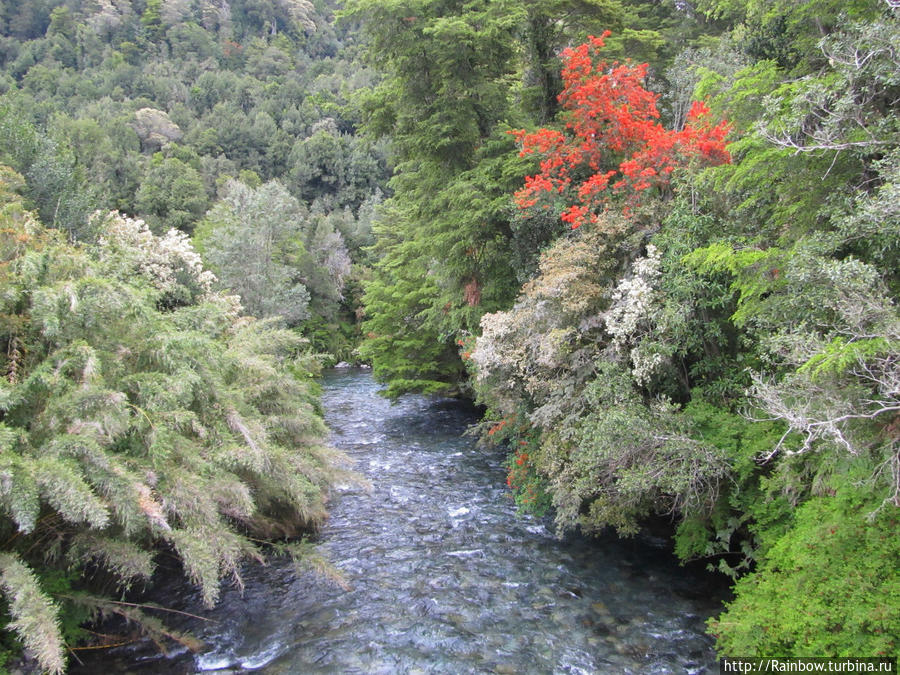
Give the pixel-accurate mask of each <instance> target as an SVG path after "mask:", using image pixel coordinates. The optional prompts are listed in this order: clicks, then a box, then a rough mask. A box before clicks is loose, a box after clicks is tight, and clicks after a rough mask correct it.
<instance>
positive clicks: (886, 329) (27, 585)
mask: <svg viewBox="0 0 900 675" xmlns="http://www.w3.org/2000/svg"><path fill="white" fill-rule="evenodd" d="M898 102H900V7H898V5H897V2H896V0H850V1H846V0H844V1H841V2H838V1H837V0H805V1H801V2H797V1H794V0H746V1H744V2H737V1H735V0H631V1H629V2H626V1H625V0H543V1H538V0H494V1H489V0H467V1H465V2H461V1H459V0H345V1H343V2H338V1H337V0H0V305H2V307H0V340H2V344H0V347H2V349H0V370H2V377H0V505H2V511H3V513H2V519H0V534H2V542H3V543H2V545H0V594H2V595H0V598H2V599H0V612H2V613H3V615H4V617H3V620H4V623H5V624H6V626H7V628H8V630H7V631H5V632H4V633H3V635H2V637H0V664H2V662H3V660H4V659H10V660H13V659H16V658H18V657H19V656H18V655H19V654H20V653H21V652H22V650H25V652H26V653H27V654H28V655H30V656H31V657H33V658H34V659H36V662H37V663H38V665H39V667H40V668H41V669H43V670H45V671H49V672H55V673H59V672H63V671H64V670H65V669H66V667H67V659H68V658H69V656H68V655H69V654H70V653H71V652H70V650H71V648H72V647H73V646H75V645H77V644H81V643H83V642H84V641H86V640H90V634H89V633H88V632H87V630H86V626H89V625H90V623H91V622H95V621H97V620H99V619H102V618H106V617H110V616H119V617H121V618H123V619H125V620H127V621H130V622H132V623H134V624H136V625H138V626H139V627H140V628H141V630H143V631H145V632H146V634H147V635H149V636H151V637H152V639H154V640H160V641H162V640H175V641H176V642H181V643H183V644H186V645H190V644H191V641H192V638H191V636H189V635H183V634H179V633H177V632H175V631H172V630H170V629H168V628H167V627H166V626H165V625H164V623H162V622H160V621H159V619H158V617H157V616H155V615H152V614H150V613H148V612H142V611H141V610H140V608H138V607H137V606H135V604H129V603H125V602H121V598H123V597H126V596H127V597H132V596H134V595H139V592H140V590H141V589H143V588H146V587H148V586H149V585H150V584H151V583H152V580H153V578H154V575H155V574H158V573H160V571H161V570H163V569H175V570H177V573H180V574H181V573H183V575H184V576H185V577H186V578H187V579H188V580H189V582H190V583H192V584H195V585H196V586H197V587H199V588H200V589H201V591H202V595H203V599H204V601H205V602H207V603H208V604H209V605H210V606H212V605H213V604H215V602H216V600H217V598H218V597H219V593H220V587H221V583H222V582H223V580H229V581H232V582H233V583H237V584H238V585H240V583H241V573H242V568H243V566H244V565H245V564H249V563H252V562H253V561H257V562H261V561H263V560H265V559H267V558H269V557H271V556H290V557H291V558H292V559H294V560H295V561H296V564H297V565H298V566H300V567H302V566H307V567H309V566H312V567H317V568H319V569H324V570H325V571H326V573H328V569H327V568H328V566H327V562H326V561H323V560H321V559H320V558H319V557H318V555H317V553H316V552H315V550H314V547H313V546H312V545H311V544H310V541H309V539H308V535H310V534H311V533H313V532H315V530H316V528H317V527H318V526H319V525H320V524H321V523H322V522H323V521H324V519H325V518H326V517H327V498H328V493H329V488H330V486H332V485H333V484H334V483H335V482H336V481H341V480H348V479H353V474H352V471H351V470H350V467H349V465H348V463H347V461H346V458H345V457H343V456H342V455H341V454H340V453H339V452H336V451H334V450H333V449H330V448H329V447H328V444H327V429H326V428H325V425H324V423H323V421H322V410H321V406H320V404H319V400H318V385H317V382H316V376H317V374H318V373H319V372H320V369H321V368H322V367H323V366H324V367H327V366H330V365H333V364H334V363H336V362H339V361H345V362H351V363H360V364H367V365H371V367H372V369H373V373H374V375H375V377H376V378H377V379H378V380H379V381H380V382H383V383H384V385H385V387H384V390H383V393H384V395H386V396H387V397H389V398H391V399H396V398H398V397H401V396H404V395H406V394H410V393H417V394H426V395H436V396H453V397H462V398H466V399H470V400H472V401H474V402H475V403H477V404H478V405H479V406H481V409H482V410H483V419H482V421H481V422H480V423H479V425H478V429H477V432H478V433H479V434H480V437H481V439H482V442H483V445H484V447H485V451H486V452H496V453H501V454H503V455H505V456H506V457H507V459H506V467H507V469H508V474H507V485H508V488H509V493H510V495H511V496H512V497H513V498H514V499H515V501H516V503H517V504H518V506H519V508H520V510H521V511H522V512H525V513H531V514H535V515H537V516H542V517H546V518H549V519H552V521H553V523H554V525H555V527H556V528H557V531H558V532H559V533H564V532H569V531H578V532H582V533H586V534H588V535H590V534H593V533H601V532H604V531H607V530H609V529H612V530H614V531H616V532H617V533H618V534H619V535H621V536H622V537H628V536H633V535H636V534H638V533H639V532H641V531H642V530H644V529H645V528H648V527H652V528H654V530H655V531H658V530H659V529H660V528H663V529H664V530H665V531H666V532H667V533H668V536H670V537H671V546H672V547H673V549H674V551H675V553H676V554H677V556H678V557H679V558H680V559H681V560H683V561H685V562H687V561H702V562H704V563H705V564H707V565H708V566H709V568H710V571H711V572H712V573H715V574H721V575H726V577H728V578H729V579H730V580H731V583H732V584H733V599H732V600H730V601H729V602H728V603H727V605H726V606H725V607H724V608H723V610H722V612H721V613H720V614H719V615H718V616H717V617H714V618H713V619H711V620H710V622H709V624H708V630H709V633H710V634H711V635H712V636H714V638H715V640H716V648H717V650H718V652H719V653H720V654H721V655H739V656H752V655H784V656H790V655H804V656H810V655H812V656H872V657H874V656H896V655H897V653H898V647H900V536H898V535H900V310H898V306H897V296H898V291H900V148H898V142H900V123H898V114H897V110H898V105H897V104H898ZM117 598H118V599H119V600H117ZM0 668H2V665H0Z"/></svg>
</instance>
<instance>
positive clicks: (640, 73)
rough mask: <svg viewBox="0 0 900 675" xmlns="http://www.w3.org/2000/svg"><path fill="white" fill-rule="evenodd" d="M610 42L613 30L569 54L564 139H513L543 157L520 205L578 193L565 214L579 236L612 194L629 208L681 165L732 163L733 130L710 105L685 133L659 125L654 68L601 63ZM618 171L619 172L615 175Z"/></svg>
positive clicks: (549, 134)
mask: <svg viewBox="0 0 900 675" xmlns="http://www.w3.org/2000/svg"><path fill="white" fill-rule="evenodd" d="M609 35H610V32H609V31H606V32H604V33H603V35H601V36H600V37H594V36H590V37H589V38H588V40H587V42H585V43H584V44H581V45H579V46H577V47H573V48H569V49H566V50H564V51H563V52H562V58H563V69H562V78H563V90H562V93H561V94H560V95H559V101H560V103H561V104H562V105H563V108H564V109H565V110H566V111H567V117H566V124H565V132H561V131H558V130H553V129H538V130H537V131H535V132H532V133H529V132H526V131H525V130H517V131H513V132H510V133H512V134H513V135H514V136H515V137H516V139H517V141H518V142H519V146H520V155H521V156H523V157H524V156H526V155H530V154H537V155H540V156H541V157H542V159H541V163H540V172H539V173H537V174H535V175H533V176H528V177H526V179H525V185H524V186H523V187H522V188H521V189H520V190H519V191H518V192H516V194H515V201H516V204H517V205H518V206H519V208H522V209H527V208H530V207H533V206H536V205H537V204H538V203H539V202H541V201H542V200H544V199H546V198H547V196H548V195H554V194H555V195H565V194H570V193H571V191H572V188H574V195H573V199H574V200H577V201H576V202H575V203H570V205H569V206H568V207H567V208H566V209H565V210H564V211H563V213H562V215H561V218H562V220H563V222H566V223H569V224H570V225H571V227H572V229H575V228H578V227H580V226H581V225H584V224H586V223H588V222H592V221H596V218H597V213H598V212H599V211H602V210H603V209H604V208H606V206H607V205H608V204H609V200H610V192H611V191H612V192H622V193H625V194H626V196H627V197H628V200H627V201H629V202H635V201H636V200H637V199H638V195H639V193H641V192H643V191H645V190H647V189H649V188H652V187H657V188H660V189H663V188H665V187H666V186H668V184H669V181H670V178H671V174H672V173H673V171H674V170H675V169H676V168H678V167H680V166H686V165H688V164H691V163H693V162H695V161H699V162H701V163H702V164H707V165H715V164H722V163H727V162H730V161H731V158H730V156H729V154H728V151H727V150H726V149H725V136H726V135H727V134H728V131H729V129H730V127H729V125H728V124H727V123H726V122H719V123H718V124H715V125H713V124H712V121H711V120H710V119H709V108H708V107H707V106H706V105H705V104H704V103H702V102H700V101H695V102H694V103H693V104H692V105H691V110H690V112H689V114H688V117H687V122H686V124H685V127H684V129H682V130H681V131H674V130H668V129H665V128H664V127H663V126H662V125H661V124H659V122H658V121H657V120H658V118H659V111H658V109H657V107H656V100H657V98H658V97H657V95H656V94H654V93H653V92H650V91H647V90H646V89H645V88H644V86H643V82H644V78H645V76H646V74H647V67H648V66H647V64H646V63H644V64H640V65H634V64H632V63H630V62H626V63H619V62H617V61H616V62H613V63H608V62H607V61H605V60H602V59H599V57H598V50H599V49H601V48H602V47H603V46H604V39H605V38H606V37H608V36H609ZM616 164H617V165H618V168H617V169H609V168H608V167H609V166H610V165H613V166H615V165H616ZM604 165H605V166H606V167H607V169H606V170H604V168H603V167H604ZM585 167H587V168H589V169H590V170H591V172H592V173H591V175H590V177H589V178H587V179H586V180H582V181H580V182H577V183H575V184H573V178H572V174H573V173H575V172H576V171H577V172H578V173H582V172H583V170H584V168H585ZM576 175H577V174H576ZM582 175H583V173H582ZM614 177H618V178H617V179H616V180H613V179H614ZM542 207H543V208H547V207H548V204H546V203H544V204H542ZM626 208H628V207H627V206H626ZM628 210H629V211H630V209H628Z"/></svg>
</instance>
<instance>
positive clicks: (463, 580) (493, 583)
mask: <svg viewBox="0 0 900 675" xmlns="http://www.w3.org/2000/svg"><path fill="white" fill-rule="evenodd" d="M323 389H324V391H323V405H324V408H325V414H326V421H327V422H328V424H329V426H330V428H331V429H332V443H333V444H334V445H335V446H337V447H339V448H340V449H342V450H343V451H344V452H346V453H347V454H348V455H350V456H351V457H352V458H353V459H354V460H355V461H356V463H357V464H356V469H357V470H358V471H359V472H360V473H362V474H364V475H365V476H366V477H367V478H368V480H369V481H371V486H369V487H365V486H362V485H343V486H339V487H338V489H337V490H336V494H335V495H334V497H333V498H332V502H331V516H330V518H329V520H328V522H327V524H326V525H325V527H324V528H323V529H322V531H321V534H320V541H321V544H320V549H321V550H322V551H323V552H324V553H325V554H326V555H327V556H328V558H329V559H330V560H331V562H332V563H333V564H334V565H335V566H336V567H337V568H339V569H340V570H341V572H342V573H343V575H344V576H345V578H346V580H347V582H348V585H349V588H348V589H347V590H344V589H341V588H340V587H338V586H336V585H335V584H333V583H331V582H328V581H326V580H323V579H321V578H319V577H316V576H314V575H313V574H311V573H310V574H302V575H300V576H297V575H296V574H295V572H294V570H293V567H292V566H291V565H289V564H288V563H286V562H285V563H273V564H271V565H269V566H265V567H262V566H254V567H248V570H247V573H246V575H245V581H246V588H245V589H244V592H243V594H241V593H239V592H238V591H237V590H236V589H233V588H230V587H229V588H226V589H224V591H223V594H222V600H221V601H220V603H219V604H218V605H217V607H216V608H215V609H214V610H212V611H209V612H204V611H203V610H202V609H201V605H200V602H199V598H198V596H197V594H196V592H195V591H193V590H191V589H189V588H186V587H185V585H184V584H183V583H176V582H174V581H172V582H170V584H169V587H164V588H162V589H160V590H158V591H157V594H160V593H161V594H162V596H159V595H158V596H157V597H158V598H159V597H164V598H165V600H164V601H165V602H166V603H167V604H168V605H169V606H174V607H177V608H179V609H181V610H184V611H188V612H192V613H202V614H204V615H205V616H207V617H208V619H209V620H208V621H199V620H195V619H186V618H184V617H176V620H175V621H174V622H172V621H170V623H175V624H177V626H178V627H179V628H183V629H187V630H191V631H192V632H194V633H195V634H196V635H197V636H198V637H200V638H201V639H203V640H204V642H205V643H206V645H207V650H206V651H205V652H203V653H201V654H191V653H188V652H185V651H182V652H175V653H170V654H169V655H168V656H161V655H159V654H158V653H157V652H156V651H155V650H153V649H152V648H151V647H149V646H147V645H142V646H138V647H128V648H125V649H118V650H114V651H111V652H107V653H106V654H104V655H103V656H102V657H92V658H91V659H90V660H87V661H85V665H84V668H75V669H74V670H75V671H79V670H80V671H81V672H94V673H96V672H116V673H119V672H134V673H195V672H216V671H219V672H246V671H253V672H262V673H270V674H273V675H274V674H276V673H277V674H282V673H385V674H393V673H453V674H454V675H455V674H459V673H707V672H709V673H713V672H718V666H717V664H716V661H715V655H714V652H713V650H712V640H711V639H710V638H709V637H708V636H707V635H706V634H705V633H704V623H705V620H706V619H707V618H708V617H709V616H711V615H712V614H713V613H715V612H716V611H717V610H718V609H720V607H721V590H720V589H721V585H720V584H718V585H717V584H716V583H715V580H714V579H710V578H709V577H708V576H707V575H705V574H702V573H699V572H697V571H695V570H686V569H684V568H682V567H679V566H678V564H677V563H676V562H675V560H674V559H673V557H672V556H671V554H670V553H669V552H668V550H667V549H666V548H665V547H664V546H663V545H662V542H654V541H653V540H648V539H636V540H619V539H617V538H615V537H614V536H610V537H608V538H602V539H584V538H581V537H577V536H568V537H566V538H563V539H559V538H557V537H556V536H555V533H554V532H553V531H552V526H549V524H548V523H547V522H546V521H544V520H539V519H536V518H533V517H528V516H521V515H518V514H517V513H516V509H515V505H514V504H513V503H512V500H511V499H510V497H509V495H508V494H507V492H506V483H505V471H504V468H503V466H502V458H501V457H500V456H499V455H498V454H497V453H495V452H486V451H484V450H480V449H478V448H476V446H475V442H474V439H472V438H471V437H469V436H465V435H464V432H465V430H466V428H467V426H468V425H470V424H472V423H473V422H474V421H476V417H475V414H474V412H473V411H472V410H471V409H470V408H468V407H466V406H465V405H463V404H461V403H459V402H456V401H450V400H443V399H430V398H425V397H420V396H408V397H404V398H403V399H401V401H400V402H399V403H397V404H394V405H391V404H390V403H389V402H388V401H386V400H385V399H383V398H382V397H380V396H379V395H378V389H379V386H378V385H377V384H376V383H375V382H374V381H373V380H372V377H371V375H370V373H369V372H367V371H364V370H356V369H344V370H334V371H330V372H327V373H326V374H325V376H324V378H323ZM548 528H549V529H548Z"/></svg>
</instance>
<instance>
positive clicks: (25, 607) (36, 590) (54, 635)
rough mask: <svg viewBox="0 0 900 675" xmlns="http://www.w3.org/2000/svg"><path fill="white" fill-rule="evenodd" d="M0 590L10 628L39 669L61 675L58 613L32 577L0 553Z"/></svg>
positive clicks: (14, 559)
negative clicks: (8, 617) (0, 589)
mask: <svg viewBox="0 0 900 675" xmlns="http://www.w3.org/2000/svg"><path fill="white" fill-rule="evenodd" d="M0 588H2V589H3V593H4V595H5V596H6V598H7V600H8V602H9V611H10V614H11V615H12V617H13V621H12V623H10V627H11V628H13V629H14V630H15V631H16V633H18V635H19V637H20V638H21V639H22V642H23V643H24V644H25V647H26V648H27V649H29V650H30V651H32V652H33V653H34V655H35V657H36V658H37V660H38V663H39V664H40V665H41V668H43V669H44V670H46V671H48V672H50V673H62V672H63V670H65V667H66V661H65V656H64V651H63V638H62V633H61V632H60V628H59V611H58V609H57V607H56V605H54V603H53V601H52V600H51V599H50V598H49V597H48V596H47V595H46V594H45V593H44V592H43V591H42V590H41V587H40V585H39V584H38V581H37V579H36V578H35V576H34V573H33V572H32V571H31V570H30V569H29V568H28V567H27V566H26V565H25V564H24V563H23V562H22V561H21V560H20V559H19V558H18V556H16V555H14V554H12V553H0Z"/></svg>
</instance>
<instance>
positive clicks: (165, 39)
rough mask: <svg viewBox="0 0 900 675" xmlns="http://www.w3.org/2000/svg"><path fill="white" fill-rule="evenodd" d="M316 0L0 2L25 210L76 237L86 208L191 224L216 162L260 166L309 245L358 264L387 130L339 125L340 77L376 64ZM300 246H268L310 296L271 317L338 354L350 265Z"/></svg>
mask: <svg viewBox="0 0 900 675" xmlns="http://www.w3.org/2000/svg"><path fill="white" fill-rule="evenodd" d="M333 9H334V7H333V3H329V2H325V1H319V2H316V3H311V2H307V1H306V0H253V1H252V2H251V1H247V2H233V3H230V4H229V3H225V4H222V3H219V2H211V1H206V0H204V1H202V2H186V1H184V0H160V1H159V2H145V1H143V0H135V2H131V0H124V1H122V2H115V3H109V2H101V3H96V2H92V1H91V2H88V1H81V0H76V1H72V0H66V1H64V0H49V1H48V2H37V1H34V2H31V1H29V2H25V3H4V4H3V5H2V10H0V68H2V70H3V78H2V80H0V130H2V132H0V161H3V162H5V163H6V164H8V165H10V166H12V167H13V168H14V169H16V171H18V172H19V173H21V174H22V175H23V176H25V178H26V187H25V195H26V197H27V198H28V200H29V204H30V205H31V206H33V207H34V208H35V209H36V210H37V211H38V213H39V215H40V218H41V220H42V222H44V223H46V224H48V225H53V226H56V227H59V228H61V229H64V230H67V231H68V232H69V233H70V235H71V236H72V237H73V238H75V239H78V240H82V241H93V240H95V239H96V236H97V233H96V232H94V231H92V229H91V226H90V222H89V216H90V214H91V213H92V212H93V211H94V210H95V209H98V208H99V209H101V210H110V209H117V210H119V211H121V212H122V213H124V214H126V215H128V216H130V217H140V218H142V219H143V220H145V221H146V222H147V223H148V224H149V226H150V228H151V229H152V230H153V232H154V233H156V234H162V233H164V232H166V231H167V230H168V229H169V228H173V227H174V228H177V229H180V230H182V231H184V232H187V233H192V232H193V231H194V229H195V228H196V227H197V225H198V224H199V223H200V222H201V221H203V220H204V217H205V215H206V212H207V211H208V210H210V209H213V210H214V211H216V213H218V214H220V215H221V213H222V211H223V209H227V208H228V207H227V206H226V204H227V203H228V201H229V200H233V198H234V195H233V194H232V192H233V190H232V189H231V188H229V187H228V185H229V183H228V181H229V179H234V180H240V181H242V182H244V183H246V184H247V185H249V186H250V187H252V188H256V187H258V186H259V184H260V183H268V182H270V181H273V180H277V181H279V182H280V184H281V185H282V186H283V187H284V188H285V190H286V191H287V192H288V193H289V194H290V195H291V197H292V198H294V199H296V200H299V202H300V203H301V204H303V208H305V209H308V210H310V211H311V212H312V213H313V214H315V215H314V217H313V220H315V221H316V223H317V224H316V225H312V224H311V223H308V224H307V229H310V228H312V229H313V230H316V229H318V234H316V233H315V232H310V233H308V234H309V236H318V237H319V238H320V240H322V241H319V242H318V243H316V244H313V245H314V246H318V247H319V248H321V249H322V250H321V251H319V253H320V254H321V255H322V256H326V257H327V256H328V255H330V253H329V251H332V250H336V248H341V247H343V248H344V249H346V250H345V251H344V253H343V254H341V256H343V255H349V256H350V257H351V259H352V260H353V262H356V263H364V262H365V260H366V255H365V254H364V253H363V252H362V250H361V248H362V247H363V246H365V245H368V244H370V243H371V241H370V236H371V229H370V228H371V218H370V217H369V216H367V215H366V214H370V213H371V210H372V205H373V204H374V203H377V202H378V201H379V200H380V199H381V198H382V193H383V191H384V190H386V182H387V177H388V164H387V161H388V159H387V142H386V141H377V142H373V141H368V140H366V139H365V138H364V137H362V136H360V135H357V134H356V133H355V130H356V126H357V123H358V121H359V116H360V113H359V107H358V105H357V103H356V100H357V98H358V97H359V96H358V94H359V92H360V91H367V90H368V89H369V88H370V87H371V86H372V85H373V84H374V83H375V82H376V76H375V74H374V73H373V72H372V71H371V70H369V69H368V68H367V67H365V66H363V65H362V64H361V63H360V62H359V60H358V59H357V58H356V57H355V47H354V46H353V36H352V35H348V34H347V33H346V31H342V30H341V29H337V28H335V27H334V25H333V16H332V13H333ZM361 214H362V215H361ZM329 229H330V230H334V231H335V232H336V233H338V234H339V236H340V237H341V238H342V239H343V242H342V243H336V242H333V241H330V239H329V238H331V239H333V238H334V237H333V236H332V235H329V234H328V233H327V232H326V230H329ZM325 239H329V241H328V242H325V241H324V240H325ZM305 245H307V246H309V245H310V242H309V241H307V242H305ZM308 254H309V256H311V257H309V256H308V257H307V259H305V260H304V261H299V262H297V263H296V264H297V266H298V267H297V268H295V266H294V262H293V261H285V260H280V261H277V262H278V263H279V264H284V265H286V266H287V268H289V269H285V270H283V272H284V275H286V276H285V279H290V280H291V282H290V286H291V287H290V288H289V289H285V292H287V293H289V294H294V295H296V297H297V298H298V299H302V298H303V297H305V296H306V295H309V296H310V297H311V302H312V304H311V306H310V311H309V312H306V311H305V310H304V308H303V307H302V304H303V303H302V301H301V302H300V306H298V307H296V308H292V309H291V310H290V311H287V312H286V313H287V314H289V315H290V316H288V317H287V318H288V321H289V323H290V324H291V325H292V326H296V327H297V328H298V329H299V330H301V331H302V332H304V334H305V335H307V337H309V338H310V339H312V340H313V343H314V345H315V347H316V348H317V349H320V350H323V351H326V350H327V351H330V352H331V353H333V355H334V357H335V358H343V359H348V360H349V359H352V358H354V357H353V355H352V349H353V348H354V347H355V343H356V342H357V341H358V337H357V336H358V333H359V331H358V327H357V326H356V324H357V316H356V315H357V309H358V307H359V299H360V298H359V296H360V293H359V292H350V293H344V290H345V285H347V284H349V285H350V287H351V288H352V287H353V286H354V285H356V286H358V282H359V280H360V279H361V278H362V277H364V276H365V269H364V266H362V267H358V268H354V269H353V270H347V271H346V272H342V273H339V274H335V273H334V269H332V270H331V271H330V272H329V274H328V275H326V276H327V277H329V279H330V280H326V278H325V277H322V276H321V275H319V276H320V277H321V278H317V279H311V276H316V275H315V274H313V273H311V271H310V269H309V267H310V265H311V264H313V263H314V262H315V261H317V260H319V258H317V257H316V256H317V253H316V252H314V251H308ZM341 256H339V257H341ZM331 264H332V268H334V265H335V264H337V263H336V262H332V263H331ZM342 264H343V263H341V264H337V266H338V267H341V265H342ZM214 267H215V265H214ZM219 271H220V272H221V270H219ZM236 276H238V275H231V276H229V275H228V274H220V275H219V277H220V280H221V282H222V288H228V289H230V290H232V291H243V290H245V289H238V288H237V287H235V286H234V281H235V277H236ZM308 284H312V285H313V286H316V287H315V288H313V287H310V286H309V285H308ZM327 284H330V287H328V288H325V286H326V285H327ZM320 300H321V302H319V301H320ZM245 306H246V308H247V309H248V310H249V311H252V312H254V313H258V314H260V315H266V312H258V308H257V307H256V304H255V303H254V302H253V301H248V302H247V303H246V304H245ZM282 309H284V307H283V305H282Z"/></svg>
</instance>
